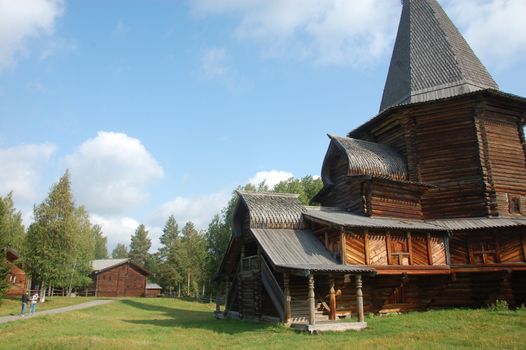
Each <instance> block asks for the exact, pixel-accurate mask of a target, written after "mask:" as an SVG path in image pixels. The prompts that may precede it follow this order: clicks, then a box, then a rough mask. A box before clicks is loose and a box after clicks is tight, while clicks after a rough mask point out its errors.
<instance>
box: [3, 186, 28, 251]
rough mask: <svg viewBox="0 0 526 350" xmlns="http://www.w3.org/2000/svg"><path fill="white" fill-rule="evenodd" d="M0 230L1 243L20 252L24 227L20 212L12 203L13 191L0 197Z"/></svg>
mask: <svg viewBox="0 0 526 350" xmlns="http://www.w3.org/2000/svg"><path fill="white" fill-rule="evenodd" d="M0 205H1V206H2V208H3V209H1V210H0V211H1V212H0V230H1V235H2V243H1V244H2V245H3V246H5V247H9V248H12V249H14V250H16V251H17V252H19V253H20V252H21V251H22V248H23V244H24V238H25V228H24V225H23V224H22V213H21V212H20V211H17V210H16V209H15V207H14V203H13V193H12V192H10V193H9V194H8V195H7V196H5V197H0Z"/></svg>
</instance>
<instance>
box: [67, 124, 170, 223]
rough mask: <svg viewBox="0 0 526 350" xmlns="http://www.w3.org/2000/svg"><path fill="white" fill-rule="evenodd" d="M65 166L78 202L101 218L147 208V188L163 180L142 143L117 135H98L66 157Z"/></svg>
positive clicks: (157, 167)
mask: <svg viewBox="0 0 526 350" xmlns="http://www.w3.org/2000/svg"><path fill="white" fill-rule="evenodd" d="M65 164H66V166H67V168H68V169H69V170H70V173H71V183H72V189H73V193H74V195H75V198H76V199H77V202H78V203H79V204H82V205H85V206H86V207H87V208H88V210H89V211H91V212H94V213H97V214H99V215H107V214H116V213H121V212H124V211H126V210H129V209H132V208H135V207H138V206H139V205H141V204H144V203H145V202H146V201H147V200H148V192H147V186H148V185H149V184H150V183H151V182H152V181H154V180H156V179H159V178H161V177H162V176H163V169H162V168H161V167H160V166H159V164H157V162H156V160H155V159H154V158H153V157H152V156H151V155H150V153H148V151H147V150H146V148H145V147H144V146H143V144H142V143H141V141H140V140H138V139H136V138H132V137H130V136H128V135H126V134H123V133H115V132H105V131H100V132H98V134H97V136H96V137H95V138H92V139H88V140H87V141H85V142H84V143H82V144H81V145H80V146H79V147H78V148H77V150H75V152H74V153H73V154H71V155H69V156H67V157H66V159H65Z"/></svg>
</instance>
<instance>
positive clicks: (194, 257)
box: [177, 222, 207, 294]
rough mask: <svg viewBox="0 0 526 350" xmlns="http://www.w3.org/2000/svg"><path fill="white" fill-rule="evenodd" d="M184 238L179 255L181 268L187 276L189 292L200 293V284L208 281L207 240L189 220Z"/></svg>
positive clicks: (184, 231)
mask: <svg viewBox="0 0 526 350" xmlns="http://www.w3.org/2000/svg"><path fill="white" fill-rule="evenodd" d="M181 233H182V238H181V243H180V245H179V248H178V249H177V255H178V259H179V262H180V265H179V270H180V273H181V275H183V276H184V277H185V281H186V287H187V288H186V289H187V293H188V294H195V293H199V290H200V288H199V287H200V286H202V284H203V283H205V282H206V281H207V276H206V273H205V264H206V255H207V254H206V241H205V238H204V235H203V234H202V233H201V232H199V231H198V230H197V229H196V228H195V225H194V224H193V223H192V222H187V223H186V225H184V227H183V229H182V231H181Z"/></svg>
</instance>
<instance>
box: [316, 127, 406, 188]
mask: <svg viewBox="0 0 526 350" xmlns="http://www.w3.org/2000/svg"><path fill="white" fill-rule="evenodd" d="M329 137H330V138H331V142H332V143H333V144H334V145H335V146H336V147H337V148H338V149H339V150H341V151H343V152H345V155H346V157H347V160H348V173H347V174H345V175H347V176H349V175H372V176H378V177H384V178H389V179H393V180H405V179H407V165H406V162H405V160H404V159H403V158H402V157H401V156H400V155H399V154H398V152H397V151H396V150H395V149H394V148H392V147H390V146H387V145H382V144H379V143H374V142H369V141H364V140H359V139H352V138H348V137H339V136H334V135H329ZM327 153H328V156H330V155H329V153H330V150H329V152H327ZM326 157H327V156H326ZM326 159H327V158H326ZM324 171H325V162H324V169H322V174H323V176H324V178H325V177H326V176H329V175H327V174H324Z"/></svg>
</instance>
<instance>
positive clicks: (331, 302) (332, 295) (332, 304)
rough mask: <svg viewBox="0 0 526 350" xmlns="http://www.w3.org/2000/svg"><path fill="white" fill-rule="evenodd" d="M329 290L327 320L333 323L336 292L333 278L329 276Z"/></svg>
mask: <svg viewBox="0 0 526 350" xmlns="http://www.w3.org/2000/svg"><path fill="white" fill-rule="evenodd" d="M329 285H330V286H331V289H330V290H329V308H330V309H331V311H330V314H329V320H332V321H334V320H335V319H336V291H335V290H334V278H333V277H332V276H331V278H330V280H329Z"/></svg>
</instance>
